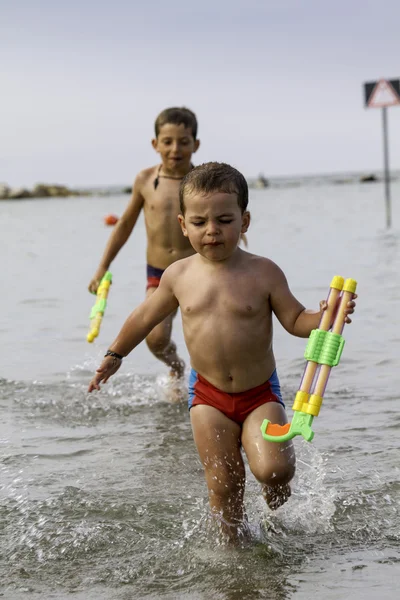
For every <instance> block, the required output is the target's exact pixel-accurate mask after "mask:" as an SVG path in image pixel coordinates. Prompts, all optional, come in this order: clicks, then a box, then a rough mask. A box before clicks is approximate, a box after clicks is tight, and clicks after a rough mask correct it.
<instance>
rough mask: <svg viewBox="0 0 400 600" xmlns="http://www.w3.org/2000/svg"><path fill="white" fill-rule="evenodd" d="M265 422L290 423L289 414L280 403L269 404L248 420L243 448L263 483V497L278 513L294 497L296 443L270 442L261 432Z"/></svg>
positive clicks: (252, 469) (252, 468)
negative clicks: (291, 495) (288, 420)
mask: <svg viewBox="0 0 400 600" xmlns="http://www.w3.org/2000/svg"><path fill="white" fill-rule="evenodd" d="M264 419H268V420H269V421H271V423H277V424H279V425H284V424H285V423H287V417H286V413H285V410H284V408H283V406H282V405H281V404H279V403H278V402H267V403H266V404H263V405H262V406H259V407H258V408H256V409H255V410H253V412H252V413H250V415H249V416H248V417H247V419H246V420H245V422H244V423H243V428H242V444H243V448H244V450H245V452H246V455H247V459H248V461H249V467H250V469H251V471H252V473H253V474H254V476H255V477H256V479H258V481H259V482H260V483H262V484H263V494H264V497H265V499H266V501H267V503H268V506H269V507H270V508H272V509H276V508H278V507H279V506H281V505H282V504H284V502H286V500H287V499H288V498H289V496H290V486H289V481H290V480H291V479H292V478H293V475H294V472H295V465H296V459H295V453H294V447H293V444H292V442H284V443H275V442H267V441H266V440H264V438H263V437H262V433H261V430H260V427H261V424H262V422H263V420H264Z"/></svg>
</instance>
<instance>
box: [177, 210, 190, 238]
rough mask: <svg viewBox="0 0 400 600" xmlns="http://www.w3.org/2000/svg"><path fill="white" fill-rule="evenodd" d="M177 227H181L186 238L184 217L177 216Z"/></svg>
mask: <svg viewBox="0 0 400 600" xmlns="http://www.w3.org/2000/svg"><path fill="white" fill-rule="evenodd" d="M178 221H179V225H180V226H181V229H182V233H183V235H184V236H185V237H188V233H187V230H186V226H185V217H184V216H183V215H178Z"/></svg>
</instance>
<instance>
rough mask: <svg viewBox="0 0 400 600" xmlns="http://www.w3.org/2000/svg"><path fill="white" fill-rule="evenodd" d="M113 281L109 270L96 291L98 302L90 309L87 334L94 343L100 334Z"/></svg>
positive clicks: (88, 339) (89, 340)
mask: <svg viewBox="0 0 400 600" xmlns="http://www.w3.org/2000/svg"><path fill="white" fill-rule="evenodd" d="M111 283H112V275H111V273H110V271H107V272H106V274H105V275H104V277H103V278H102V280H101V281H100V285H99V287H98V288H97V292H96V296H97V298H96V303H95V305H94V306H93V308H92V310H91V311H90V331H89V333H88V334H87V336H86V339H87V341H88V342H89V343H92V342H93V340H94V339H95V338H97V336H98V335H99V332H100V326H101V322H102V320H103V316H104V312H105V310H106V307H107V296H108V292H109V290H110V285H111Z"/></svg>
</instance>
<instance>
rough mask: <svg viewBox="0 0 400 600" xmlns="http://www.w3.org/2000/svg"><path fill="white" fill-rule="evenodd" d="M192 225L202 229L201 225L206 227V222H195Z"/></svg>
mask: <svg viewBox="0 0 400 600" xmlns="http://www.w3.org/2000/svg"><path fill="white" fill-rule="evenodd" d="M192 225H194V226H195V227H201V225H204V221H194V222H193V223H192Z"/></svg>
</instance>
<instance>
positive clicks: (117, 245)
mask: <svg viewBox="0 0 400 600" xmlns="http://www.w3.org/2000/svg"><path fill="white" fill-rule="evenodd" d="M142 185H143V175H142V174H139V175H138V176H137V177H136V179H135V182H134V184H133V187H132V196H131V199H130V202H129V204H128V206H127V208H126V209H125V211H124V213H123V215H122V216H121V218H120V219H119V220H118V222H117V224H116V225H115V227H114V229H113V231H112V233H111V235H110V237H109V239H108V242H107V245H106V248H105V250H104V253H103V256H102V258H101V261H100V264H99V266H98V268H97V270H96V273H95V274H94V276H93V278H92V280H91V281H90V283H89V286H88V289H89V292H91V293H92V294H95V293H96V292H97V288H98V287H99V284H100V281H101V279H102V277H103V276H104V274H105V273H106V271H108V269H109V267H110V264H111V263H112V261H113V260H114V258H115V257H116V256H117V254H118V252H119V251H120V250H121V248H122V246H123V245H124V244H125V243H126V241H127V240H128V238H129V236H130V234H131V233H132V229H133V228H134V226H135V223H136V221H137V219H138V217H139V214H140V211H141V210H142V208H143V203H144V198H143V196H142V193H141V189H142Z"/></svg>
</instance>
